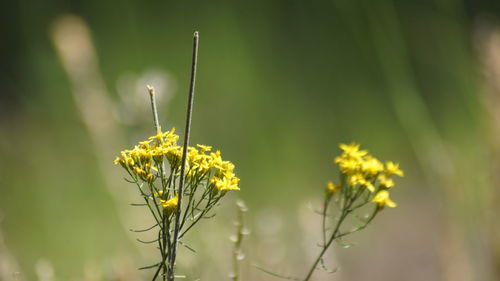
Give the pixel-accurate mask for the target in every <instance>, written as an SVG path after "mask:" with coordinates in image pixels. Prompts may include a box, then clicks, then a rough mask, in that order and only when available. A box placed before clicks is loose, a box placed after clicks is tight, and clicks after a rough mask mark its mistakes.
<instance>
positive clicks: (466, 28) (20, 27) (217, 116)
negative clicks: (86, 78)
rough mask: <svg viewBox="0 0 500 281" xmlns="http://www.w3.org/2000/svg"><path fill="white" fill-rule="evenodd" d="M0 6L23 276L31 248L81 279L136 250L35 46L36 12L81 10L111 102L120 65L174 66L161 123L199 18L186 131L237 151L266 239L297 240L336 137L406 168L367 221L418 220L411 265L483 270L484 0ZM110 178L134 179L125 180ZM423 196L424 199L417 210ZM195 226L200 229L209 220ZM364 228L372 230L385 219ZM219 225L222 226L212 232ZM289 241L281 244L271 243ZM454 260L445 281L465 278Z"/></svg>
mask: <svg viewBox="0 0 500 281" xmlns="http://www.w3.org/2000/svg"><path fill="white" fill-rule="evenodd" d="M391 5H395V6H394V11H393V12H394V14H390V13H391ZM0 7H1V9H0V20H1V27H2V29H5V30H6V31H7V32H6V33H5V35H4V36H5V40H2V42H4V43H3V44H0V51H1V52H2V55H3V56H2V61H3V63H2V64H1V68H0V81H1V83H0V93H1V98H2V102H1V103H0V108H1V111H0V117H1V119H0V122H1V123H0V132H1V136H3V138H1V140H0V155H1V159H2V161H1V162H0V171H1V172H0V184H1V188H0V214H1V215H2V218H3V219H2V220H1V221H0V230H1V231H2V232H4V236H5V242H6V244H7V246H8V247H9V248H10V250H11V252H12V253H14V256H15V257H16V258H17V260H18V261H19V263H20V264H21V268H22V270H23V273H25V274H26V276H28V277H29V278H26V280H28V279H34V271H33V268H34V264H35V263H36V261H37V260H38V259H39V258H41V257H44V258H47V259H49V260H50V261H51V262H53V264H54V265H55V267H56V273H57V275H58V277H59V276H60V278H61V279H69V278H70V277H74V276H80V275H81V274H82V270H83V269H82V268H83V267H82V264H85V263H86V262H87V261H97V263H98V264H99V263H100V262H99V261H103V263H104V261H106V260H110V259H113V258H116V257H120V256H135V255H137V252H136V251H137V250H136V248H135V246H134V244H135V242H134V241H130V240H129V238H128V236H127V235H124V233H123V232H122V227H121V226H120V225H119V220H118V214H117V213H116V206H115V205H116V202H115V201H114V200H113V197H112V196H111V195H110V194H109V193H108V192H107V190H106V188H105V187H104V185H105V179H104V177H103V175H102V171H100V170H99V169H98V163H97V162H98V157H97V156H96V155H95V153H96V152H95V150H94V147H93V146H92V145H91V138H90V136H89V134H88V132H87V129H86V128H85V126H84V124H83V123H82V121H81V120H80V117H79V115H78V109H77V107H76V105H75V103H74V101H73V98H72V95H71V91H72V90H71V85H70V82H68V77H67V75H66V74H65V72H64V70H63V68H62V67H61V63H60V61H59V60H58V58H57V56H56V53H55V51H54V48H53V46H52V45H51V42H50V38H49V29H50V27H51V24H52V23H53V22H54V20H55V19H56V18H57V17H59V16H61V15H63V14H66V13H73V14H76V15H78V16H81V17H82V18H83V19H84V20H85V21H86V22H87V23H88V25H89V27H90V30H91V33H92V38H93V42H94V47H95V49H96V52H97V55H98V59H99V68H100V70H101V72H102V78H103V80H104V81H105V84H106V86H107V88H108V89H109V92H110V94H111V95H112V96H111V98H113V99H114V100H117V99H118V98H119V96H118V93H117V91H118V90H117V88H118V86H117V83H118V82H117V81H118V80H119V79H120V77H123V75H124V74H125V73H134V74H137V75H140V74H142V73H145V72H146V71H148V70H150V69H153V68H156V69H161V70H164V71H166V72H168V73H169V74H170V75H171V76H172V77H173V79H174V82H175V84H176V85H177V87H176V88H177V90H175V92H174V93H173V98H172V99H171V100H170V101H169V102H168V103H167V104H165V107H164V108H161V109H160V116H161V122H162V123H163V124H164V126H175V127H177V128H178V129H181V128H182V127H183V120H184V107H185V99H186V98H185V94H186V92H187V82H188V75H189V57H190V49H189V46H190V45H189V44H190V35H191V33H192V31H193V30H195V29H198V30H200V33H201V36H202V37H201V38H202V39H201V46H200V65H199V79H198V90H197V96H196V101H195V112H194V116H193V118H194V119H193V143H204V144H211V145H214V146H215V147H216V148H219V149H221V150H222V151H223V153H224V156H225V158H227V159H231V161H233V162H234V163H235V164H236V166H237V173H238V175H239V176H240V177H241V178H242V181H241V187H242V190H241V192H240V193H239V194H238V195H237V196H239V197H242V198H243V199H245V201H247V203H248V205H249V207H250V212H249V216H251V217H252V219H250V221H251V224H252V227H253V228H258V227H257V224H258V223H259V220H260V219H259V218H261V217H262V216H260V217H259V215H258V214H259V213H260V212H261V211H259V210H267V211H262V212H264V213H273V212H275V213H276V216H277V217H279V218H280V219H283V220H285V222H286V223H285V225H286V227H284V229H286V231H285V230H280V231H282V232H277V234H276V235H278V234H281V235H285V236H281V237H286V238H287V239H286V240H287V241H285V242H286V243H285V245H286V247H292V246H291V245H295V244H297V243H300V242H298V241H301V239H302V238H301V235H303V234H304V233H303V232H302V230H301V228H300V226H299V223H298V218H297V217H299V216H300V215H299V214H300V212H299V211H297V210H298V209H300V210H303V209H304V208H302V209H301V207H300V206H304V204H305V205H307V204H308V203H307V202H310V201H314V200H315V198H317V197H318V196H320V195H321V192H322V188H323V186H324V184H325V182H326V181H327V180H329V179H332V178H334V177H335V175H333V165H332V164H331V159H332V157H333V156H334V155H335V154H336V153H337V148H336V146H337V144H338V143H339V142H349V141H351V140H356V141H359V142H361V143H362V144H363V145H364V146H365V147H366V148H368V149H370V151H372V152H373V153H374V154H376V155H380V156H381V158H382V159H394V160H397V161H400V162H401V163H402V166H403V168H404V169H405V171H406V174H407V175H408V176H407V177H406V178H404V179H403V180H401V181H400V184H399V186H401V187H403V188H401V189H399V190H398V191H397V192H394V196H395V200H396V201H398V202H399V203H400V206H401V208H398V209H396V210H394V212H402V213H404V214H406V215H407V217H404V216H397V215H389V214H388V215H387V216H388V217H389V218H390V219H389V218H388V219H387V220H386V219H384V218H381V222H380V224H383V225H387V227H389V228H390V229H389V230H388V231H389V232H391V231H392V232H391V233H393V235H395V236H405V235H408V233H409V231H418V229H414V228H411V227H408V228H399V225H401V224H400V223H401V222H402V221H405V220H407V219H409V218H410V219H413V218H415V219H417V220H423V221H430V222H431V223H430V225H431V226H433V227H434V229H432V230H430V232H429V233H428V236H425V235H426V234H425V233H424V234H422V235H424V236H425V237H426V239H421V240H420V239H417V238H411V236H410V237H409V238H408V239H409V240H408V241H406V242H407V243H408V244H410V245H412V243H413V242H415V243H417V241H418V243H425V242H428V243H429V244H430V245H435V243H437V244H438V245H439V247H442V249H441V248H440V249H434V251H436V252H435V254H433V255H431V256H432V262H433V264H430V265H429V264H427V265H426V264H423V265H422V271H423V272H424V273H422V274H423V275H422V276H423V277H420V278H421V279H429V280H448V279H452V278H451V277H450V276H448V275H447V273H446V272H448V271H449V270H450V268H452V269H453V268H455V266H456V264H461V263H462V262H464V263H466V266H463V264H462V266H461V268H462V269H463V270H466V271H467V272H468V273H467V274H472V276H474V277H477V278H473V279H472V280H495V279H494V278H495V277H494V276H493V273H491V272H492V265H491V262H492V259H494V257H492V254H491V253H490V251H491V249H489V247H491V246H489V244H488V243H487V242H485V241H496V240H498V237H497V236H495V232H493V236H491V233H490V234H488V233H486V232H488V230H487V229H488V228H490V227H491V226H490V225H489V224H490V223H491V221H489V220H488V218H487V217H486V216H487V214H489V213H491V212H492V210H493V203H492V202H491V201H490V199H489V198H491V197H493V196H495V195H494V194H496V193H495V188H494V186H495V185H494V183H493V179H492V175H494V173H495V172H494V171H490V170H488V167H489V165H490V164H491V159H490V156H489V155H490V153H491V148H490V147H489V144H488V139H487V138H488V134H489V133H490V130H491V129H490V128H489V127H488V126H489V125H488V124H489V122H490V121H489V118H491V117H490V115H489V114H488V113H487V112H486V111H485V108H484V106H483V104H482V102H483V100H482V99H483V96H484V91H485V90H484V88H485V81H484V79H483V77H482V73H481V71H482V67H483V66H482V65H481V64H480V63H479V61H478V58H477V55H476V49H474V44H475V43H474V41H473V38H474V37H473V32H474V28H475V27H476V25H475V21H476V19H477V18H480V17H481V15H482V13H486V12H487V13H489V14H490V15H491V17H493V18H495V17H498V15H499V14H500V7H499V5H498V3H496V2H494V1H464V2H461V1H381V2H373V1H347V0H339V1H313V2H310V3H305V2H300V1H292V2H289V1H287V2H285V1H271V2H269V1H253V2H251V3H250V2H249V3H243V2H241V3H233V2H230V1H217V2H214V3H212V2H210V3H208V2H207V3H197V4H194V3H190V2H174V1H151V2H148V3H144V2H141V1H105V2H102V1H95V0H92V1H85V2H80V1H48V2H44V3H42V2H34V1H26V0H22V1H17V2H9V3H7V2H3V3H1V6H0ZM388 13H389V14H388ZM5 42H8V43H5ZM144 86H145V85H144ZM153 86H154V85H153ZM415 100H417V103H416V102H415ZM401 104H403V105H404V106H405V107H404V108H403V107H402V106H401ZM418 104H421V107H417V106H416V105H418ZM136 106H137V107H148V104H147V103H144V104H137V105H136ZM421 109H422V110H421ZM422 114H423V115H422ZM422 116H424V117H423V118H422ZM405 118H406V119H405ZM405 120H406V121H405ZM408 124H410V126H408ZM150 126H151V123H146V124H122V128H123V130H124V131H126V132H127V135H128V136H129V138H128V139H127V140H124V141H125V142H126V143H128V144H132V143H135V142H136V141H137V138H138V137H140V138H143V137H144V136H142V134H143V133H144V132H151V131H152V129H151V130H150ZM412 126H413V127H412ZM428 128H431V129H430V132H431V133H430V134H429V132H428V130H429V129H428ZM436 137H437V138H439V141H440V142H441V144H442V146H443V147H444V148H445V151H446V152H445V153H446V155H447V157H449V161H450V164H451V169H452V171H451V172H450V173H451V175H452V179H445V180H444V182H446V186H444V185H443V184H442V183H443V179H439V178H438V177H439V176H440V172H439V170H440V169H443V165H446V164H443V162H441V161H446V160H444V159H442V157H437V158H432V156H433V155H429V153H430V154H432V149H434V148H435V147H433V144H434V141H433V140H432V139H435V138H436ZM429 138H431V141H428V139H429ZM416 143H417V144H416ZM121 149H123V148H122V147H117V148H116V152H118V151H119V150H121ZM424 156H425V157H430V158H427V160H425V161H427V162H425V161H424V162H422V161H420V160H419V158H421V157H424ZM111 161H112V159H109V164H110V165H111ZM419 161H420V162H419ZM445 168H446V167H445ZM123 188H125V189H130V188H132V187H131V186H128V185H127V184H126V183H125V182H123ZM230 201H231V200H230V199H229V200H227V202H225V203H226V204H228V205H230V204H231V203H230ZM405 205H407V206H408V207H407V208H405V207H404V206H405ZM423 206H425V207H426V208H430V209H431V210H434V211H435V212H434V213H433V212H421V211H420V209H419V208H423ZM305 209H307V208H305ZM228 210H231V209H230V207H228ZM277 210H278V211H277ZM228 212H231V211H228ZM252 214H254V215H252ZM408 217H409V218H408ZM223 218H227V219H228V220H230V218H231V215H230V214H229V213H228V214H225V217H221V218H217V220H220V222H219V223H223V222H224V221H222V220H223ZM313 218H314V217H313ZM390 220H395V221H394V222H391V223H388V222H389V221H390ZM226 222H227V221H226ZM422 225H425V224H424V223H422ZM127 227H128V226H127ZM130 227H135V226H130ZM203 227H207V229H212V231H215V230H214V228H215V227H214V228H209V226H208V223H207V224H205V225H202V226H201V228H200V229H203ZM372 228H377V223H376V224H374V226H372ZM221 229H224V228H223V227H222V226H221ZM372 231H373V232H375V233H378V235H377V236H376V237H380V236H381V235H383V234H384V233H385V232H383V231H381V230H372ZM497 233H498V232H497ZM228 235H229V233H226V232H223V231H222V230H221V233H215V234H213V236H215V237H224V238H225V237H227V236H228ZM259 235H260V234H258V233H256V234H255V236H256V237H255V239H254V238H252V239H254V240H253V242H252V243H255V244H253V245H255V248H256V249H253V250H251V251H254V252H258V250H257V249H258V248H259V243H260V242H258V241H257V240H258V239H257V237H260V236H259ZM367 235H368V234H367ZM265 237H266V236H265V235H264V236H262V237H261V238H263V239H264V238H265ZM363 237H364V238H363ZM367 237H368V236H362V237H360V240H362V239H368V238H367ZM449 237H453V238H449ZM457 237H458V238H457ZM308 238H310V237H308ZM483 238H484V239H483ZM193 239H195V238H193ZM214 239H215V238H214ZM454 239H457V240H458V241H459V242H456V241H455V240H454ZM448 240H453V241H451V242H449V243H451V244H453V243H455V242H456V243H458V244H459V246H457V247H458V248H459V249H458V250H456V249H455V250H453V251H452V250H450V251H451V253H452V255H454V256H455V257H456V256H463V257H464V258H465V261H460V262H457V263H455V259H454V257H453V256H452V257H449V256H448V257H447V256H446V255H445V254H443V253H442V251H448V250H449V248H446V247H448V246H446V245H445V244H446V243H441V244H440V242H443V241H448ZM270 241H271V240H270ZM454 241H455V242H454ZM223 242H224V241H221V242H217V243H220V244H221V245H223ZM385 242H386V243H387V247H389V248H390V250H388V252H389V253H393V254H395V253H398V255H403V256H405V257H406V258H403V259H402V260H404V261H405V262H407V263H411V262H412V261H413V262H415V261H417V262H418V261H421V259H419V257H421V255H419V254H418V253H417V254H412V253H411V249H412V247H408V250H407V252H405V253H401V252H398V251H397V248H396V245H398V244H397V243H394V245H392V244H391V241H385ZM262 243H264V242H262ZM269 243H271V242H269ZM273 243H274V242H273ZM371 243H380V242H377V241H376V239H375V240H372V242H371ZM400 243H403V244H404V242H400ZM497 243H498V242H497ZM227 244H228V245H229V242H228V243H227ZM271 244H272V243H271ZM368 244H369V243H362V245H360V246H358V247H356V249H354V250H353V251H355V253H357V254H358V256H359V255H364V254H365V253H366V252H368V251H370V250H372V251H373V248H372V247H371V246H368ZM309 245H314V242H313V240H311V241H310V244H309ZM453 245H455V244H453ZM497 245H498V244H497ZM413 247H419V245H413ZM450 247H452V246H450ZM292 248H293V247H292ZM426 249H429V251H432V250H433V249H432V248H431V247H429V248H426ZM447 249H448V250H447ZM350 250H352V249H350ZM302 251H303V248H301V247H299V248H297V249H287V252H286V254H285V255H284V256H293V254H296V255H300V253H301V252H302ZM455 251H458V252H455ZM342 252H345V251H342ZM227 253H228V255H229V251H228V252H227ZM426 254H428V253H426ZM422 255H423V254H422ZM440 255H444V256H445V257H444V258H443V257H440ZM200 256H202V255H201V254H200ZM255 256H259V254H258V253H256V254H255ZM360 259H361V260H362V261H365V263H363V262H359V260H356V259H350V258H346V259H345V262H349V263H347V264H348V265H347V266H346V267H347V270H348V271H347V272H346V273H345V274H346V275H345V276H343V277H345V279H346V280H349V279H351V280H354V279H355V278H354V277H353V276H355V274H354V273H353V272H355V271H356V269H357V268H358V266H363V267H364V266H365V265H366V264H367V263H369V259H368V258H366V259H363V258H360ZM292 260H293V261H291V262H289V264H292V265H293V264H299V265H300V261H299V260H300V259H298V258H297V260H295V259H293V258H292ZM134 262H135V263H137V266H140V265H143V264H142V263H143V262H144V261H143V260H142V258H141V257H140V256H136V257H135V260H134ZM358 262H359V264H358ZM394 262H397V261H394ZM447 262H449V263H450V264H447ZM283 264H287V261H283ZM204 266H206V267H207V268H208V269H207V271H210V270H212V271H214V269H213V268H212V269H210V267H214V266H219V265H218V264H207V265H204ZM447 267H448V269H446V268H447ZM299 268H300V267H299ZM368 268H371V269H373V267H368ZM436 268H437V269H436ZM215 271H216V272H217V274H221V272H222V270H221V271H217V270H215ZM396 271H397V270H396ZM199 272H203V269H200V271H199ZM403 273H404V272H400V273H398V272H378V273H376V274H375V275H374V276H372V277H373V278H374V279H376V280H414V279H411V278H410V277H404V278H406V279H404V278H403V277H401V276H403V275H401V274H403ZM426 273H427V275H425V274H426ZM207 274H208V273H207ZM211 274H215V273H213V272H212V273H211ZM222 274H224V273H223V272H222ZM252 274H255V273H252ZM340 274H342V273H340ZM349 274H351V275H349ZM391 274H393V275H391ZM467 274H465V275H463V276H461V277H460V276H459V277H458V279H455V280H467ZM388 275H391V276H399V277H401V278H400V279H397V277H394V278H393V279H391V278H388V277H387V276H388ZM253 276H255V275H253ZM257 276H259V278H264V277H262V276H260V275H257ZM469 277H470V276H469ZM421 279H418V280H421ZM249 280H250V279H249ZM415 280H417V279H415Z"/></svg>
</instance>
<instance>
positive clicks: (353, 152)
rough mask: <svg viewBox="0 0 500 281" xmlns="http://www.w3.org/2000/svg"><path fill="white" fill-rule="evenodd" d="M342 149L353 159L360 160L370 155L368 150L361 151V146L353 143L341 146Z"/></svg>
mask: <svg viewBox="0 0 500 281" xmlns="http://www.w3.org/2000/svg"><path fill="white" fill-rule="evenodd" d="M339 147H340V149H342V150H343V151H344V153H345V154H346V155H347V156H349V157H352V158H359V157H363V156H365V155H366V154H368V151H366V150H359V144H357V143H355V142H352V143H350V144H343V143H342V144H340V145H339Z"/></svg>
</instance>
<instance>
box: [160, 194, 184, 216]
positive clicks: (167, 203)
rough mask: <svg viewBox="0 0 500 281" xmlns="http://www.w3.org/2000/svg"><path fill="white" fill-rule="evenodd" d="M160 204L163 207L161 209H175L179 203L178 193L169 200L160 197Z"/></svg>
mask: <svg viewBox="0 0 500 281" xmlns="http://www.w3.org/2000/svg"><path fill="white" fill-rule="evenodd" d="M160 203H161V206H162V207H163V210H165V211H166V212H172V211H175V210H176V209H177V206H178V205H179V195H175V196H174V197H172V198H171V199H169V200H163V199H160Z"/></svg>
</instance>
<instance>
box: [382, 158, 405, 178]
mask: <svg viewBox="0 0 500 281" xmlns="http://www.w3.org/2000/svg"><path fill="white" fill-rule="evenodd" d="M385 173H386V175H387V176H391V175H398V176H400V177H403V176H404V173H403V171H402V170H400V169H399V163H394V162H392V161H388V162H387V163H385Z"/></svg>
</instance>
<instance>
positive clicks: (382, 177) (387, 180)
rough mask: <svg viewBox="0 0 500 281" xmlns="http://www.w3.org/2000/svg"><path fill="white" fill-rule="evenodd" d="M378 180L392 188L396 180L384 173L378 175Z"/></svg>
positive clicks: (383, 185) (386, 186)
mask: <svg viewBox="0 0 500 281" xmlns="http://www.w3.org/2000/svg"><path fill="white" fill-rule="evenodd" d="M378 181H379V183H380V186H382V187H385V188H391V187H393V186H394V180H392V179H391V178H389V177H387V176H386V175H384V174H382V175H380V176H378Z"/></svg>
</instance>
